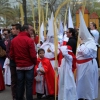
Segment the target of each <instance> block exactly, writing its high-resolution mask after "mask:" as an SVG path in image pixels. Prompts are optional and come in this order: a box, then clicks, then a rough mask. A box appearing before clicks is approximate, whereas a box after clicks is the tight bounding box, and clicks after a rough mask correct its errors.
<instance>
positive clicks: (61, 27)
mask: <svg viewBox="0 0 100 100" xmlns="http://www.w3.org/2000/svg"><path fill="white" fill-rule="evenodd" d="M63 33H64V27H63V24H62V21H60V27H59V34H63Z"/></svg>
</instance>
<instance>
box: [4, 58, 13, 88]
mask: <svg viewBox="0 0 100 100" xmlns="http://www.w3.org/2000/svg"><path fill="white" fill-rule="evenodd" d="M9 63H10V60H9V58H6V60H5V62H4V65H3V68H4V69H5V73H4V79H5V85H7V86H10V85H11V72H10V66H9Z"/></svg>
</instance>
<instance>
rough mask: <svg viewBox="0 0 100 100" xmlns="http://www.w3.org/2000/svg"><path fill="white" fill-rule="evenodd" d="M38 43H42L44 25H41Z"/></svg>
mask: <svg viewBox="0 0 100 100" xmlns="http://www.w3.org/2000/svg"><path fill="white" fill-rule="evenodd" d="M40 41H42V42H44V25H43V23H42V24H41V27H40Z"/></svg>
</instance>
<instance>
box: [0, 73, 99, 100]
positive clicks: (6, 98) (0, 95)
mask: <svg viewBox="0 0 100 100" xmlns="http://www.w3.org/2000/svg"><path fill="white" fill-rule="evenodd" d="M99 74H100V73H99ZM98 87H99V93H98V95H99V96H98V99H96V100H100V81H99V86H98ZM34 97H36V96H34ZM0 100H12V97H11V88H10V87H6V89H5V90H4V91H2V92H0Z"/></svg>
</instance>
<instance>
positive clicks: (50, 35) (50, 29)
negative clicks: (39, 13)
mask: <svg viewBox="0 0 100 100" xmlns="http://www.w3.org/2000/svg"><path fill="white" fill-rule="evenodd" d="M53 21H54V16H53V13H52V14H51V18H50V20H49V21H48V34H47V41H48V42H51V41H52V42H54V27H53Z"/></svg>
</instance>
